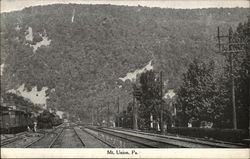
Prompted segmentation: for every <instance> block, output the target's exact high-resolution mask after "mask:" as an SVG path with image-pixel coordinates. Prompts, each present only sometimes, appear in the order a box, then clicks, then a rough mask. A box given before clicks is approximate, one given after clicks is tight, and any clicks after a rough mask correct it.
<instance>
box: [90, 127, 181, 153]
mask: <svg viewBox="0 0 250 159" xmlns="http://www.w3.org/2000/svg"><path fill="white" fill-rule="evenodd" d="M87 128H89V129H91V130H94V131H98V132H102V133H104V134H108V135H111V136H115V137H118V138H121V139H123V140H127V141H129V142H132V143H135V144H139V145H142V146H143V147H146V148H177V147H178V148H184V146H182V145H176V144H173V143H166V142H162V141H160V140H159V141H156V140H152V139H150V138H145V137H140V136H134V135H129V134H124V133H119V132H114V131H110V130H104V129H97V128H93V127H87Z"/></svg>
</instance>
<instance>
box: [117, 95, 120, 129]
mask: <svg viewBox="0 0 250 159" xmlns="http://www.w3.org/2000/svg"><path fill="white" fill-rule="evenodd" d="M119 113H120V100H119V97H117V127H120V117H119Z"/></svg>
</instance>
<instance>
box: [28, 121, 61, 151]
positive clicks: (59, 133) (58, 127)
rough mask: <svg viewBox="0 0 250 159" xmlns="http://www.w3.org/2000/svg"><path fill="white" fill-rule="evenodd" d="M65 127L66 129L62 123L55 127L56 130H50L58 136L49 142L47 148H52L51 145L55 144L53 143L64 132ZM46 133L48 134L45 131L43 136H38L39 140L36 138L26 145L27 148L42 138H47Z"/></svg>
mask: <svg viewBox="0 0 250 159" xmlns="http://www.w3.org/2000/svg"><path fill="white" fill-rule="evenodd" d="M58 129H61V130H59V132H58V133H57V132H56V131H58ZM63 129H64V128H63V127H62V125H59V126H57V127H55V130H54V131H52V132H50V133H53V134H56V137H55V138H54V139H53V140H52V142H51V143H49V145H48V146H47V148H50V147H51V146H52V145H53V143H54V142H55V140H56V139H57V138H58V137H59V136H60V135H61V133H62V132H63ZM45 134H46V132H43V136H42V137H40V138H38V139H37V140H35V141H33V142H31V143H29V144H28V145H26V146H25V148H29V147H32V146H33V145H34V144H36V143H37V142H39V141H40V140H42V139H43V138H45Z"/></svg>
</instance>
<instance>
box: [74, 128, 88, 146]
mask: <svg viewBox="0 0 250 159" xmlns="http://www.w3.org/2000/svg"><path fill="white" fill-rule="evenodd" d="M73 129H74V132H75V134H76V136H77V138H78V139H79V140H80V141H81V143H82V145H83V147H85V144H84V142H83V140H82V138H81V137H80V136H79V134H78V132H77V131H76V129H75V128H73Z"/></svg>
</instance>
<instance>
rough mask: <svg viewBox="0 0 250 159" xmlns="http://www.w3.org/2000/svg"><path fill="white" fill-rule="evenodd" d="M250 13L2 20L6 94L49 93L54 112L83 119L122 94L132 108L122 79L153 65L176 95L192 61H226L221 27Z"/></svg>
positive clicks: (64, 12)
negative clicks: (219, 44)
mask: <svg viewBox="0 0 250 159" xmlns="http://www.w3.org/2000/svg"><path fill="white" fill-rule="evenodd" d="M73 14H74V15H73ZM247 14H248V9H242V8H234V9H222V8H220V9H195V10H190V9H160V8H147V7H140V6H138V7H125V6H111V5H78V4H67V5H66V4H56V5H48V6H36V7H29V8H25V9H23V10H22V11H16V12H11V13H1V64H4V70H3V75H2V76H1V91H2V92H5V91H7V90H9V89H13V88H17V87H19V86H20V85H22V84H25V87H27V88H28V89H31V88H32V87H34V86H37V87H38V88H40V89H41V88H42V87H48V88H49V89H48V91H47V94H48V96H49V97H50V98H49V99H48V106H49V107H57V108H60V109H62V110H65V111H68V112H74V113H79V114H82V116H84V117H87V116H88V113H87V112H88V110H89V109H90V108H89V107H99V106H100V105H104V108H105V109H107V104H108V103H114V102H112V101H114V100H115V99H116V96H117V95H118V96H120V97H121V98H120V99H121V100H120V105H121V107H126V106H127V105H128V102H129V101H130V100H129V99H131V97H132V95H131V92H132V87H131V83H130V82H129V81H126V82H122V81H121V80H119V78H120V77H124V76H125V75H126V73H128V72H133V71H134V70H136V69H138V68H142V67H144V66H145V65H146V64H147V63H148V62H149V61H151V60H152V61H153V62H152V63H153V67H154V69H155V70H163V71H164V75H166V76H164V81H168V87H171V88H177V87H178V86H179V85H180V83H181V75H182V73H184V72H185V71H186V68H187V66H188V64H189V63H190V61H192V59H193V58H194V57H196V56H198V57H201V58H203V59H213V58H215V59H216V60H220V59H222V58H223V57H222V56H221V55H218V54H215V53H214V52H213V50H214V49H215V44H214V43H215V42H214V35H215V30H216V26H217V25H219V24H224V23H226V24H227V25H232V26H233V27H235V26H236V25H237V24H238V23H239V21H240V20H242V18H246V15H247ZM73 16H74V18H73V20H72V17H73ZM31 32H32V35H31ZM32 37H33V38H32ZM44 39H47V41H46V40H44ZM45 44H46V45H45ZM38 46H40V47H38ZM35 48H36V49H35ZM118 86H119V88H118ZM52 90H54V91H52ZM113 98H115V99H113ZM99 99H100V100H99ZM101 99H103V100H101ZM113 107H114V104H113V105H112V104H111V106H110V109H111V110H112V108H113ZM78 110H81V111H78Z"/></svg>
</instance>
